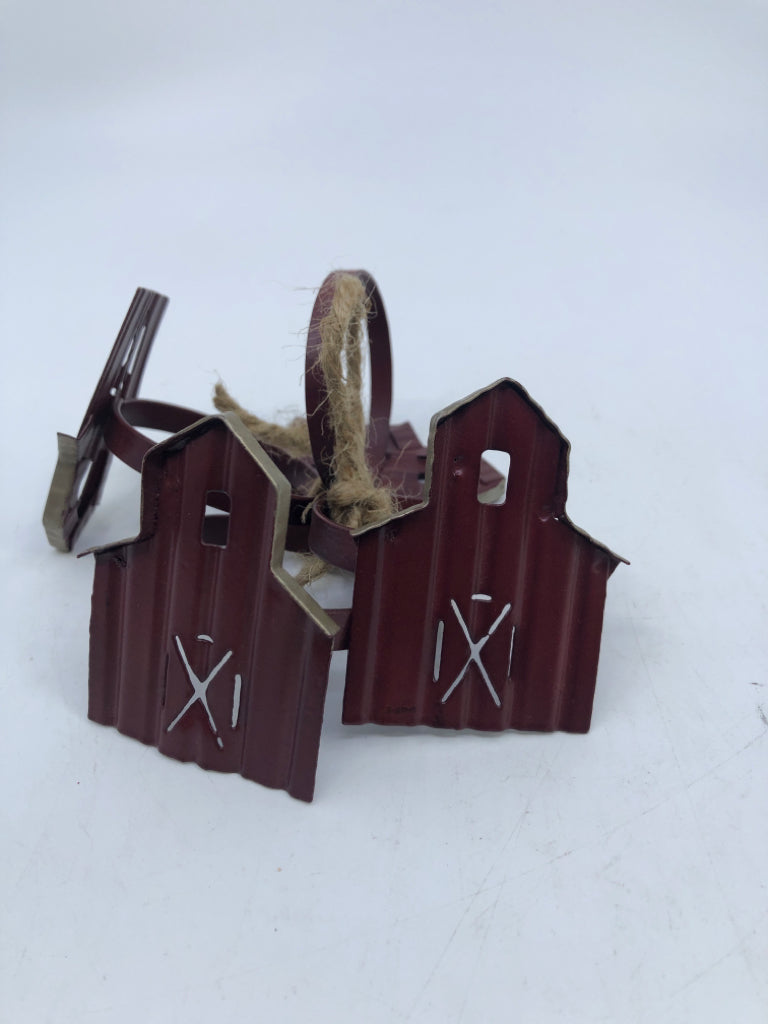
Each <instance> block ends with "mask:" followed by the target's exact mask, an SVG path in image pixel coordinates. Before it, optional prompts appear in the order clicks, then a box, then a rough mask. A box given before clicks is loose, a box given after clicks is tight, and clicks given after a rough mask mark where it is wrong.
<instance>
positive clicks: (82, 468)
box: [43, 288, 168, 551]
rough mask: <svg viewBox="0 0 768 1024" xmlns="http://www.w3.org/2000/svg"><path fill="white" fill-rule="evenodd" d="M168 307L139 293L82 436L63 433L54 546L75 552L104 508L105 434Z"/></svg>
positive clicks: (49, 523)
mask: <svg viewBox="0 0 768 1024" xmlns="http://www.w3.org/2000/svg"><path fill="white" fill-rule="evenodd" d="M167 304H168V300H167V299H166V298H165V296H164V295H158V294H157V293H156V292H150V291H147V289H145V288H139V289H138V290H137V291H136V294H135V295H134V297H133V302H132V303H131V305H130V307H129V309H128V312H127V314H126V317H125V320H124V321H123V325H122V327H121V328H120V331H119V333H118V335H117V339H116V341H115V344H114V345H113V346H112V351H111V352H110V354H109V357H108V359H107V363H106V366H105V367H104V370H103V372H102V374H101V377H100V378H99V382H98V384H97V385H96V390H95V391H94V393H93V397H92V398H91V401H90V403H89V405H88V408H87V409H86V411H85V416H84V417H83V422H82V424H81V425H80V430H79V431H78V434H77V437H71V436H70V435H69V434H59V435H58V440H59V456H58V460H57V463H56V468H55V470H54V473H53V480H52V481H51V488H50V491H49V493H48V499H47V501H46V504H45V510H44V512H43V525H44V526H45V531H46V534H47V536H48V540H49V542H50V543H51V544H52V545H53V546H54V547H56V548H59V550H60V551H69V550H70V548H71V547H72V544H73V543H74V541H75V538H76V537H77V535H78V534H79V532H80V531H81V530H82V528H83V526H84V525H85V523H86V522H87V520H88V517H89V516H90V514H91V512H92V511H93V509H94V507H95V506H96V505H97V504H98V501H99V497H100V494H101V489H102V486H103V483H104V476H105V473H106V471H107V468H108V466H109V459H110V455H109V451H108V448H107V441H106V438H105V430H106V428H107V426H108V423H109V421H110V417H111V414H112V409H113V407H114V405H115V403H116V402H117V401H119V400H120V399H130V398H133V396H134V395H136V394H137V392H138V389H139V384H140V383H141V377H142V374H143V373H144V367H145V365H146V362H147V358H148V356H149V351H150V349H151V347H152V342H153V340H154V337H155V334H156V333H157V329H158V327H159V326H160V321H161V320H162V318H163V313H164V312H165V308H166V306H167Z"/></svg>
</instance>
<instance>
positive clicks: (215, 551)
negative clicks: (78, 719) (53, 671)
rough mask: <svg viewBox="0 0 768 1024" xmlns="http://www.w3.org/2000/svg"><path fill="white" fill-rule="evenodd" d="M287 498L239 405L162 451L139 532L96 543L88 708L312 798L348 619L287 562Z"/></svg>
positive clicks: (149, 737)
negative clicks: (336, 615)
mask: <svg viewBox="0 0 768 1024" xmlns="http://www.w3.org/2000/svg"><path fill="white" fill-rule="evenodd" d="M212 498H214V499H215V501H212V500H211V499H212ZM289 502H290V489H289V486H288V483H287V481H286V480H285V478H284V477H283V476H282V474H280V473H279V471H277V470H276V468H275V466H274V465H273V463H272V462H271V460H270V459H269V458H268V456H267V455H266V454H265V453H264V451H263V449H262V448H261V447H260V446H259V445H258V444H257V443H256V442H255V441H254V440H253V438H252V437H251V435H250V434H249V433H248V432H247V431H246V430H245V428H244V427H243V425H242V423H241V422H240V420H239V419H237V417H235V416H234V415H231V414H229V415H227V416H221V417H219V416H214V417H210V418H207V419H204V420H201V421H199V422H198V423H196V424H194V425H193V426H191V427H189V428H187V429H186V430H183V431H182V432H181V433H179V434H176V435H175V436H174V437H172V438H170V439H169V440H167V441H164V442H162V443H161V444H159V445H157V446H156V447H154V448H153V449H152V451H151V452H150V453H149V454H148V455H147V456H146V458H145V461H144V470H143V474H142V517H141V532H140V533H139V535H138V536H137V537H136V538H135V540H132V541H127V542H123V543H120V544H113V545H108V546H106V547H102V548H98V549H96V550H95V552H94V554H95V556H96V572H95V581H94V589H93V606H92V617H91V649H90V680H89V705H88V714H89V717H90V718H92V719H93V720H94V721H96V722H100V723H101V724H103V725H113V726H116V727H117V729H119V731H120V732H122V733H125V734H126V735H127V736H132V737H133V738H135V739H138V740H141V741H142V742H143V743H148V744H151V745H153V746H156V747H157V748H158V749H159V750H160V751H161V753H164V754H167V755H168V756H170V757H174V758H176V759H177V760H179V761H195V762H196V763H197V764H199V765H200V766H201V767H203V768H208V769H213V770H216V771H225V772H239V773H240V774H241V775H243V776H245V778H248V779H253V780H254V781H256V782H260V783H262V784H263V785H266V786H272V787H275V788H279V789H286V790H287V791H288V792H289V793H290V794H291V795H292V796H295V797H298V798H299V799H302V800H311V799H312V794H313V790H314V780H315V770H316V765H317V754H318V746H319V742H320V729H321V726H322V719H323V706H324V702H325V691H326V686H327V681H328V669H329V663H330V657H331V649H332V645H333V638H334V635H335V633H336V632H337V630H338V626H337V623H336V622H334V620H333V619H332V618H331V617H330V616H329V615H328V614H326V613H325V612H324V611H323V609H322V608H320V606H319V605H317V604H316V602H315V601H314V600H313V599H312V598H311V597H309V595H308V594H307V593H306V591H304V589H303V588H302V587H300V586H299V585H298V584H297V583H296V581H295V580H294V579H293V578H292V577H291V576H290V575H289V574H288V573H287V572H286V571H285V570H284V569H283V568H282V560H283V549H284V544H285V534H286V529H287V525H288V510H289ZM215 506H218V507H219V508H220V509H222V508H223V509H225V510H226V514H225V515H223V516H222V515H216V514H215V513H214V514H211V508H212V507H215ZM206 509H207V510H208V512H207V513H206Z"/></svg>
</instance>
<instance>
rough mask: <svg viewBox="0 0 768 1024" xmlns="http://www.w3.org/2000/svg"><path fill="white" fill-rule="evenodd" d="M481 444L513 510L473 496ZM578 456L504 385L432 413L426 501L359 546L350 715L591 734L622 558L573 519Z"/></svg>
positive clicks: (521, 395)
mask: <svg viewBox="0 0 768 1024" xmlns="http://www.w3.org/2000/svg"><path fill="white" fill-rule="evenodd" d="M486 449H495V450H501V451H506V452H509V454H510V472H509V480H508V486H507V494H506V500H505V502H504V504H503V505H499V506H495V505H487V504H483V503H481V502H480V501H478V497H477V494H478V473H479V467H480V464H481V455H482V453H483V452H484V451H485V450H486ZM568 450H569V446H568V442H567V441H566V440H565V438H563V436H562V435H561V434H560V433H559V431H558V430H557V428H556V427H555V426H554V424H553V423H552V422H551V421H550V420H549V419H548V418H547V417H546V416H545V415H544V413H543V412H542V410H541V409H540V408H539V407H538V406H537V405H536V404H535V403H534V402H533V401H532V400H531V399H530V398H529V396H528V395H527V393H526V392H525V390H524V389H523V388H522V387H520V385H518V384H516V383H515V382H513V381H509V380H504V381H500V382H498V383H497V384H495V385H493V386H492V387H490V388H488V389H486V390H485V391H483V392H480V393H478V394H477V395H474V396H472V397H471V398H470V399H467V400H465V401H464V402H460V403H457V404H456V405H455V406H453V407H451V408H450V409H449V410H445V411H444V412H443V413H440V414H438V416H436V417H435V419H434V420H433V425H432V430H431V435H430V457H429V461H428V468H427V487H428V497H427V499H426V502H425V503H424V504H423V505H422V506H419V507H416V508H414V509H411V510H408V511H406V512H404V513H402V514H401V515H399V516H396V517H395V518H394V519H392V520H390V521H389V522H387V523H386V524H384V525H382V526H379V527H376V528H373V529H371V530H369V531H366V532H365V533H363V534H361V535H360V537H359V551H358V560H357V576H356V580H355V593H354V614H353V616H352V620H351V625H350V649H349V658H348V663H347V681H346V689H345V696H344V721H345V722H347V723H363V722H378V723H381V724H401V725H415V724H426V725H432V726H437V727H441V728H453V729H461V728H474V729H482V730H500V729H508V728H516V729H531V730H542V731H549V730H554V729H562V730H565V731H568V732H586V731H587V729H588V728H589V724H590V718H591V712H592V701H593V696H594V687H595V677H596V674H597V662H598V655H599V646H600V633H601V629H602V618H603V607H604V602H605V587H606V581H607V579H608V577H609V576H610V574H611V573H612V572H613V570H614V569H615V568H616V565H617V564H618V563H619V561H621V559H620V558H619V557H618V556H616V555H614V554H613V553H612V552H610V551H609V550H608V549H607V548H605V547H603V546H602V545H600V544H598V543H596V542H595V541H593V540H592V539H591V538H590V537H589V536H588V535H586V534H585V533H583V532H582V531H580V530H578V529H577V528H576V527H575V526H573V525H572V524H571V523H570V521H569V520H568V518H567V516H566V515H565V499H566V490H567V473H568Z"/></svg>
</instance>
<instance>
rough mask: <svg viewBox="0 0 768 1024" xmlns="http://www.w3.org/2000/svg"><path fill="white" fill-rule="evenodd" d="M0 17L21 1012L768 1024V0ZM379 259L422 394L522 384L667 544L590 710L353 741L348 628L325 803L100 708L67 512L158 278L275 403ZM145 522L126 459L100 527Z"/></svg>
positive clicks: (623, 515) (409, 403) (4, 933)
mask: <svg viewBox="0 0 768 1024" xmlns="http://www.w3.org/2000/svg"><path fill="white" fill-rule="evenodd" d="M1 17H2V25H1V29H2V46H3V55H2V71H1V74H2V81H1V82H0V85H1V87H2V91H1V96H2V100H1V102H2V140H1V142H0V145H1V146H2V153H1V154H0V156H1V165H0V203H1V204H2V206H1V220H0V229H1V234H2V240H1V243H0V244H1V246H2V255H1V257H0V259H1V266H0V271H1V277H0V288H1V289H2V293H1V295H0V298H1V300H2V303H1V306H2V308H1V313H0V316H1V319H0V329H1V334H0V337H2V346H3V349H2V351H3V373H2V403H1V404H2V415H3V432H2V456H3V463H2V468H3V479H4V481H5V485H4V492H3V493H4V500H3V506H2V531H3V538H4V542H3V545H2V581H3V583H2V587H3V589H2V629H3V650H4V655H3V659H2V675H1V677H0V687H1V689H0V693H1V695H2V700H1V704H0V708H1V711H0V738H1V742H0V771H1V772H2V776H1V777H2V801H1V803H2V822H1V823H0V824H1V825H2V831H1V833H0V864H1V868H0V906H1V907H2V918H1V919H0V929H1V933H0V934H1V941H2V956H1V958H0V1019H2V1020H3V1021H8V1022H13V1024H26V1022H34V1024H38V1022H48V1021H50V1022H55V1024H66V1022H70V1021H72V1022H77V1024H86V1022H102V1021H104V1022H134V1021H147V1022H162V1024H169V1022H170V1024H173V1022H176V1021H179V1022H181V1021H184V1022H190V1021H195V1022H196V1021H209V1020H216V1021H217V1022H219V1024H223V1022H229V1021H233V1022H239V1021H254V1020H255V1021H270V1022H273V1021H274V1022H302V1024H303V1022H307V1021H312V1022H325V1021H328V1022H334V1024H338V1022H347V1021H354V1022H358V1021H359V1022H365V1024H379V1022H381V1024H393V1022H398V1021H403V1022H405V1021H414V1022H435V1024H453V1022H456V1024H458V1022H483V1024H484V1022H492V1024H495V1022H507V1021H515V1022H533V1024H541V1022H544V1024H547V1022H549V1021H565V1022H582V1021H583V1022H590V1024H591V1022H622V1024H623V1022H630V1024H632V1022H638V1024H639V1022H643V1024H645V1022H648V1024H660V1022H680V1024H687V1022H691V1021H695V1022H697V1024H706V1022H710V1021H711V1022H718V1024H719V1022H722V1021H725V1020H732V1021H739V1022H740V1024H756V1022H764V1021H766V1020H768V891H766V884H767V881H768V820H767V813H768V739H767V736H768V672H767V671H766V666H767V662H768V658H767V655H768V650H767V646H768V645H767V644H766V619H767V616H766V567H767V562H768V559H767V557H766V553H767V551H768V547H767V545H766V518H765V506H766V497H768V493H767V492H768V472H767V469H766V465H767V461H766V441H765V436H766V427H767V426H768V422H767V419H768V417H766V403H765V390H766V370H768V360H767V359H766V335H765V331H766V312H768V303H767V302H766V272H767V271H768V231H767V230H766V227H767V221H766V212H767V211H766V207H767V205H768V204H767V202H766V199H767V198H768V187H767V186H766V175H767V173H768V160H767V159H766V158H767V157H768V8H767V7H766V5H765V3H763V2H761V0H751V2H750V0H727V2H726V0H720V2H692V0H678V2H669V0H654V2H647V3H640V2H638V0H628V2H627V0H625V2H622V3H616V4H609V3H607V2H603V3H601V2H597V0H596V2H594V3H584V2H582V3H573V4H570V3H563V2H556V0H537V2H535V3H525V4H523V3H519V2H508V3H506V4H496V3H488V2H481V3H476V4H474V5H471V4H469V3H462V4H459V3H455V2H452V0H446V2H443V3H441V4H435V3H415V2H413V3H396V2H388V3H370V2H365V0H361V2H358V3H340V2H330V3H325V4H320V3H316V4H313V3H306V2H303V3H285V4H282V5H277V4H266V3H263V2H245V0H243V2H236V0H224V2H218V3H216V4H213V3H201V2H195V3H186V4H185V3H182V2H181V0H153V2H151V3H150V2H148V0H133V2H132V3H130V4H120V5H117V4H110V3H95V2H86V0H68V2H67V3H53V2H52V0H51V2H48V3H34V2H30V0H4V2H3V5H2V16H1ZM358 266H362V267H366V268H367V269H369V270H370V271H371V272H372V273H373V274H374V275H375V276H376V278H377V279H378V281H379V284H380V286H381V288H382V293H383V295H384V299H385V301H386V304H387V308H388V312H389V316H390V322H391V326H392V332H393V343H394V348H395V419H396V420H402V419H410V420H412V421H413V423H414V424H415V426H416V427H417V429H418V430H419V431H420V432H421V434H422V436H425V434H426V428H427V424H428V421H429V417H430V415H431V413H432V412H434V411H435V410H437V409H439V408H441V407H442V406H444V405H446V404H448V403H449V402H451V401H453V400H455V399H457V398H459V397H461V396H463V395H466V394H468V393H469V392H471V391H473V390H475V389H476V388H478V387H482V386H484V385H486V384H488V383H490V382H491V381H492V380H495V379H496V378H498V377H501V376H512V377H514V378H516V379H517V380H519V381H521V382H522V383H523V384H524V385H525V386H526V387H527V388H528V390H529V391H530V393H531V395H532V396H533V397H534V399H536V400H537V401H539V402H540V403H541V404H542V405H543V406H544V408H545V409H546V411H547V412H548V414H549V415H550V416H551V417H552V418H553V419H554V420H555V422H557V423H558V425H559V426H560V427H561V429H562V430H563V431H564V433H565V434H566V436H568V437H569V438H570V440H571V441H572V443H573V454H572V459H571V478H570V492H571V496H570V500H569V506H568V507H569V512H570V514H571V516H572V517H573V519H574V520H575V521H576V522H577V523H578V524H579V525H580V526H582V527H584V528H586V529H587V530H589V531H590V532H591V533H592V534H593V535H594V536H596V537H598V538H599V539H600V540H602V541H604V542H605V543H606V544H608V545H609V546H610V547H612V548H614V549H615V550H617V551H619V552H621V554H623V555H625V556H627V557H628V558H629V559H631V561H632V565H631V567H629V568H627V567H626V566H620V567H619V569H618V570H617V572H616V574H615V575H614V576H613V577H612V579H611V581H610V583H609V588H608V600H607V605H606V617H605V629H604V635H603V644H602V651H601V661H600V672H599V677H598V686H597V695H596V702H595V712H594V718H593V727H592V730H591V732H590V733H589V735H587V736H565V735H560V734H554V735H525V734H516V733H507V734H504V735H502V736H490V737H489V736H483V735H480V734H474V733H464V734H457V735H453V734H450V735H442V734H439V735H438V734H435V733H432V732H430V731H428V730H426V729H424V730H421V729H419V730H414V731H411V732H409V731H407V730H397V729H389V730H387V729H377V728H372V727H371V728H348V727H342V726H341V724H340V706H341V694H342V689H343V669H344V665H343V657H340V658H339V659H338V660H337V661H335V662H334V669H333V672H332V677H331V681H330V687H329V695H328V701H327V706H326V722H325V726H324V731H323V737H322V743H321V749H320V764H319V770H318V778H317V790H316V795H315V802H314V803H313V804H312V805H309V806H306V805H304V804H302V803H300V802H298V801H295V800H292V799H291V798H290V797H288V796H287V795H286V794H284V793H281V792H277V793H276V792H271V791H268V790H266V789H263V788H261V787H259V786H257V785H254V784H252V783H249V782H245V781H244V780H242V779H241V778H239V777H230V776H216V775H214V774H209V773H205V772H203V771H201V770H200V769H198V768H197V767H195V766H191V765H181V764H177V763H175V762H173V761H171V760H168V759H166V758H163V757H162V756H161V755H159V754H158V753H157V751H155V750H153V749H149V748H144V747H143V746H141V745H140V744H139V743H136V742H133V741H131V740H128V739H126V738H124V737H122V736H120V735H119V734H118V733H117V732H116V731H114V730H111V729H105V728H102V727H99V726H97V725H94V724H92V723H90V722H88V720H87V718H86V700H87V650H88V618H89V611H90V608H89V598H90V586H91V579H92V571H93V566H92V560H91V559H90V558H84V559H81V560H77V559H76V558H75V557H74V556H63V555H60V554H57V553H56V552H54V551H53V550H52V549H49V548H48V546H47V544H46V540H45V536H44V533H43V530H42V527H41V525H40V516H41V512H42V507H43V503H44V499H45V495H46V492H47V487H48V483H49V480H50V474H51V471H52V469H53V464H54V461H55V454H56V438H55V434H56V431H57V430H63V431H66V432H69V433H75V432H76V431H77V428H78V426H79V423H80V420H81V418H82V415H83V412H84V410H85V406H86V404H87V401H88V398H89V397H90V394H91V392H92V390H93V388H94V386H95V383H96V380H97V379H98V376H99V373H100V372H101V369H102V366H103V363H104V361H105V359H106V356H107V353H108V351H109V348H110V346H111V344H112V341H113V339H114V336H115V334H116V332H117V329H118V327H119V324H120V322H121V320H122V318H123V315H124V313H125V310H126V309H127V306H128V303H129V301H130V299H131V296H132V294H133V291H134V288H135V287H136V286H137V285H139V284H141V285H145V286H147V287H151V288H155V289H156V290H159V291H163V292H165V293H166V294H168V295H170V296H171V300H172V302H171V306H170V309H169V312H168V314H167V316H166V319H165V322H164V324H163V327H162V329H161V332H160V335H159V337H158V340H157V342H156V345H155V350H154V352H153V355H152V357H151V360H150V364H149V367H148V370H147V373H146V376H145V382H144V385H143V388H142V394H144V395H146V396H150V397H153V398H157V399H162V400H167V401H172V402H177V403H179V404H184V405H189V406H193V407H197V408H200V409H203V410H208V409H211V403H210V393H211V389H212V386H213V384H214V383H215V381H216V380H217V379H218V376H219V375H221V376H222V377H223V379H224V380H225V381H226V382H227V383H228V385H229V386H230V387H231V389H232V390H233V391H234V392H235V393H236V395H237V397H238V398H240V399H241V401H243V402H244V403H245V404H247V405H250V406H251V407H253V408H255V409H258V410H259V411H260V412H261V413H262V414H265V415H270V416H271V415H273V414H274V413H276V412H277V411H279V410H281V409H284V408H287V407H289V406H294V407H296V406H299V405H300V403H301V400H302V388H301V367H302V344H303V335H302V331H303V330H304V329H305V328H306V325H307V323H308V318H309V311H310V308H311V303H312V298H313V293H312V291H311V289H312V288H313V287H316V286H317V285H318V284H319V283H320V281H321V280H322V278H323V277H324V276H325V274H326V273H327V272H328V271H329V270H331V269H333V268H336V267H358ZM117 468H118V469H119V468H120V467H117ZM137 513H138V480H137V478H136V477H135V476H134V475H132V474H130V473H128V472H127V471H125V472H123V473H122V474H121V473H120V472H117V470H116V471H115V472H113V474H112V476H111V477H110V480H109V485H108V488H107V492H106V494H105V498H104V501H103V503H102V505H101V506H100V508H99V509H98V510H97V513H96V515H95V516H94V518H93V520H92V521H91V524H90V526H89V528H88V529H87V530H86V531H85V533H84V535H83V537H82V540H81V545H80V546H81V548H82V547H86V546H89V545H91V544H95V543H98V542H100V541H106V540H110V539H116V538H118V537H122V536H125V535H126V534H129V533H131V532H133V530H134V528H135V523H136V519H137Z"/></svg>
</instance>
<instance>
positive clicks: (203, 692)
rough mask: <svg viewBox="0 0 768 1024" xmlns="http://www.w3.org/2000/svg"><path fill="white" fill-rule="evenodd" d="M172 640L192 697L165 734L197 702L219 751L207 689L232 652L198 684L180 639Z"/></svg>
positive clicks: (219, 740) (219, 738) (219, 744)
mask: <svg viewBox="0 0 768 1024" xmlns="http://www.w3.org/2000/svg"><path fill="white" fill-rule="evenodd" d="M198 639H201V638H198ZM205 639H209V638H208V637H205ZM174 640H175V641H176V647H177V649H178V652H179V657H180V658H181V661H182V664H183V665H184V668H185V669H186V672H187V678H188V679H189V682H190V685H191V687H192V696H191V697H190V698H189V700H188V701H187V703H186V704H185V705H184V707H183V708H182V709H181V711H180V712H179V713H178V715H176V717H175V718H174V720H173V721H172V722H171V724H170V725H169V726H168V728H167V729H166V732H170V731H171V729H173V727H174V726H175V725H177V724H178V723H179V722H180V721H181V719H182V718H183V717H184V715H186V713H187V712H188V711H189V709H190V708H191V707H192V706H193V705H194V704H196V703H197V702H198V701H200V703H201V704H202V705H203V709H204V710H205V713H206V715H207V716H208V722H209V724H210V726H211V732H212V733H213V735H214V736H215V737H216V743H217V744H218V746H219V749H221V748H222V747H223V746H224V743H223V741H222V738H221V736H219V730H218V729H217V728H216V722H215V721H214V718H213V715H212V714H211V709H210V706H209V705H208V687H209V686H210V685H211V683H212V682H213V680H214V678H215V677H216V675H217V674H218V673H219V671H220V670H221V669H222V668H223V667H224V665H226V663H227V662H228V661H229V659H230V658H231V657H232V651H227V653H226V654H225V655H224V657H223V658H222V659H221V661H219V663H218V664H217V665H216V666H215V667H214V668H213V669H211V671H210V672H209V673H208V675H207V676H206V677H205V679H204V680H203V681H202V682H200V680H199V679H198V677H197V675H196V674H195V671H194V670H193V668H192V666H191V665H190V664H189V659H188V658H187V653H186V651H185V650H184V645H183V644H182V642H181V640H180V638H179V637H178V636H175V637H174ZM237 679H239V676H238V677H237ZM238 703H239V688H238ZM233 717H234V716H233ZM233 725H234V722H233Z"/></svg>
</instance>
